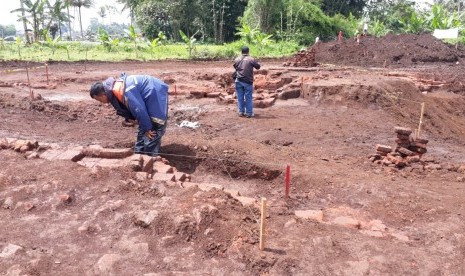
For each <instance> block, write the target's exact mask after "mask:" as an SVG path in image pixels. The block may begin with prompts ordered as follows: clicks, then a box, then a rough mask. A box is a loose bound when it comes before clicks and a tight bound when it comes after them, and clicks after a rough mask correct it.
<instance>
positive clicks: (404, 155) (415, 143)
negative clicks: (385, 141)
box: [369, 127, 428, 168]
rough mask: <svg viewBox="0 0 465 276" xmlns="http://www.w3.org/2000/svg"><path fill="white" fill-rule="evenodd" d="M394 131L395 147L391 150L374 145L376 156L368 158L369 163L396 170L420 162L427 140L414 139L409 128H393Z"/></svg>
mask: <svg viewBox="0 0 465 276" xmlns="http://www.w3.org/2000/svg"><path fill="white" fill-rule="evenodd" d="M394 131H395V132H396V134H397V139H396V144H397V146H396V147H395V148H394V149H392V147H390V146H386V145H380V144H378V145H376V154H373V155H371V156H370V157H369V158H370V161H372V162H374V163H376V164H384V165H386V166H395V167H397V168H403V167H406V166H408V165H409V164H411V163H417V162H420V160H421V156H422V155H423V154H425V153H426V152H427V149H426V144H428V140H426V139H421V138H414V137H413V136H412V130H411V129H409V128H404V127H395V128H394Z"/></svg>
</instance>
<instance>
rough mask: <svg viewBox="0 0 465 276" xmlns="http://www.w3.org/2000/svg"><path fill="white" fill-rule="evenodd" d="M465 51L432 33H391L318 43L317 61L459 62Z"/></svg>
mask: <svg viewBox="0 0 465 276" xmlns="http://www.w3.org/2000/svg"><path fill="white" fill-rule="evenodd" d="M464 56H465V53H464V52H463V51H462V50H460V48H459V49H458V50H456V49H455V47H454V46H452V45H448V44H446V43H444V42H442V41H441V40H439V39H437V38H435V37H433V36H432V35H430V34H422V35H414V34H403V35H396V34H388V35H386V36H384V37H379V38H378V37H372V36H367V37H362V39H361V41H360V44H357V42H356V41H355V40H353V39H346V40H344V41H343V42H342V43H340V42H337V41H334V42H329V43H321V44H319V45H318V46H317V51H316V56H315V57H316V61H317V62H320V63H333V64H342V65H357V66H372V67H379V66H388V65H400V66H408V65H414V64H419V63H420V64H421V63H432V62H435V63H442V62H445V63H455V62H457V61H458V60H459V59H460V58H462V57H464Z"/></svg>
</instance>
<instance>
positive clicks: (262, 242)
mask: <svg viewBox="0 0 465 276" xmlns="http://www.w3.org/2000/svg"><path fill="white" fill-rule="evenodd" d="M261 213H262V215H261V219H260V250H261V251H263V250H264V249H265V219H266V198H265V197H262V212H261Z"/></svg>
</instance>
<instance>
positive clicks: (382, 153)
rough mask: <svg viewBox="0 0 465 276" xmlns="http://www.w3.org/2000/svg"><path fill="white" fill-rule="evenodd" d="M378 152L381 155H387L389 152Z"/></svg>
mask: <svg viewBox="0 0 465 276" xmlns="http://www.w3.org/2000/svg"><path fill="white" fill-rule="evenodd" d="M376 154H378V155H380V156H386V155H387V154H388V153H387V152H383V151H377V152H376Z"/></svg>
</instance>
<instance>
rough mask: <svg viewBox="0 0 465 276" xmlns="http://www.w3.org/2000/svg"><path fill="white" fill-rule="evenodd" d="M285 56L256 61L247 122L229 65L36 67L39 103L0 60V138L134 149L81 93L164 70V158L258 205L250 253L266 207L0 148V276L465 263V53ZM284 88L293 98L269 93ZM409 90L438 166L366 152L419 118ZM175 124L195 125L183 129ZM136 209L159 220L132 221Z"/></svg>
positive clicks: (416, 269) (128, 130) (307, 271)
mask: <svg viewBox="0 0 465 276" xmlns="http://www.w3.org/2000/svg"><path fill="white" fill-rule="evenodd" d="M323 46H324V47H330V45H323ZM323 46H322V47H323ZM330 53H331V52H329V51H328V55H329V54H330ZM317 56H318V52H317ZM317 61H318V60H317ZM282 62H283V61H264V62H263V67H264V69H265V70H263V71H262V72H261V73H260V74H259V75H257V78H258V79H259V80H260V81H261V82H262V83H261V84H260V87H261V88H259V89H257V90H260V92H261V93H257V94H259V95H260V97H263V98H264V99H273V101H272V102H271V104H272V106H271V107H268V108H264V109H256V114H257V116H256V117H255V118H253V119H246V118H239V117H238V116H237V114H236V108H235V105H234V104H228V102H231V99H230V98H227V97H228V96H231V94H230V92H229V93H228V91H230V90H231V88H230V87H229V88H228V85H231V84H230V81H229V79H228V76H229V75H230V72H231V63H230V62H221V61H220V62H175V61H163V62H153V63H139V62H125V63H91V64H84V63H76V64H72V63H63V64H62V63H55V64H51V65H50V68H49V71H50V83H49V84H48V85H47V83H46V76H45V72H44V70H43V69H41V68H38V69H36V70H32V71H31V72H30V74H31V85H32V86H33V87H35V88H34V89H33V90H34V100H32V99H31V97H30V95H29V94H30V93H29V89H28V87H27V86H24V83H27V79H26V74H25V72H24V71H22V70H21V68H22V65H21V64H18V63H15V64H14V65H15V69H19V71H8V72H2V78H1V81H2V85H1V86H2V87H0V116H1V118H2V119H1V121H0V122H1V123H0V139H1V138H6V137H8V138H22V139H30V140H37V141H38V142H39V144H41V143H52V144H58V145H60V146H62V147H68V146H69V147H71V146H73V147H75V146H88V145H92V144H98V145H101V146H104V147H107V148H124V147H130V146H131V145H132V143H133V139H134V135H135V134H134V132H135V130H136V129H135V128H132V127H123V126H122V125H121V119H119V118H118V117H117V116H116V115H114V112H113V110H112V109H111V107H108V106H103V105H99V104H98V103H97V102H95V101H93V100H91V99H90V98H89V96H88V88H89V86H90V84H91V83H93V82H95V81H98V80H102V79H104V78H105V77H107V76H117V75H118V74H119V72H121V71H125V72H127V73H129V74H151V75H154V76H158V77H160V78H162V79H164V80H165V81H167V82H169V83H170V84H171V92H172V93H173V95H172V96H171V98H170V116H171V117H170V124H169V127H168V129H167V134H166V135H165V137H164V140H163V147H162V152H163V153H167V154H169V155H166V156H165V158H167V159H168V160H169V162H170V163H171V164H172V165H173V166H175V167H176V168H177V170H178V171H182V172H186V173H189V174H191V176H192V180H191V181H192V182H193V183H208V184H218V185H222V186H223V187H224V188H225V190H227V189H233V190H237V191H239V193H240V194H241V195H242V196H245V197H250V198H255V199H258V200H259V199H260V198H261V197H266V198H267V199H268V217H267V220H266V229H267V235H266V249H265V250H264V251H260V250H259V246H258V241H259V231H258V229H259V228H258V226H259V225H258V218H259V216H260V212H259V208H258V207H259V205H258V203H252V205H243V204H242V203H241V202H239V201H237V200H236V199H235V198H233V197H231V196H230V195H229V193H228V192H226V191H221V190H218V189H212V190H210V191H204V190H201V189H199V188H196V187H195V186H194V187H190V186H189V187H186V186H185V187H186V188H181V185H179V184H169V183H163V182H160V183H157V182H153V181H149V180H143V181H140V180H139V181H137V180H136V178H137V177H136V175H135V173H134V172H133V171H132V170H131V169H129V168H121V169H109V168H95V169H88V168H86V167H83V166H80V165H79V164H77V163H74V162H72V161H67V160H61V161H49V160H45V159H41V158H38V159H26V158H25V156H24V154H22V153H19V152H16V151H13V150H11V149H4V150H0V167H1V170H0V204H1V206H0V207H1V208H0V218H1V223H0V232H1V233H2V235H0V260H1V261H0V271H2V274H5V275H25V274H27V275H63V274H69V275H76V274H84V275H192V274H194V275H200V274H202V275H203V274H205V275H212V274H213V275H260V274H268V275H294V274H301V275H368V274H370V275H383V274H384V275H405V274H407V275H463V274H464V273H465V266H464V264H463V259H464V254H465V235H464V234H463V233H464V230H465V223H464V220H463V216H464V215H465V206H464V203H463V195H464V189H465V182H464V177H465V172H463V171H462V170H461V169H460V166H463V165H465V148H464V145H465V118H464V116H465V111H464V108H463V106H465V98H464V97H465V94H464V90H463V89H462V88H461V87H460V86H459V83H460V85H461V81H462V80H463V77H464V70H463V67H462V65H460V64H459V65H456V64H455V62H454V63H428V64H422V65H421V66H416V67H408V68H402V69H392V68H391V69H367V68H356V67H351V68H348V67H344V68H343V67H337V66H336V67H335V66H332V67H320V68H317V69H316V70H313V71H312V70H304V69H302V70H297V69H298V68H295V69H292V68H286V69H283V68H281V67H280V65H281V64H282ZM318 62H321V61H318ZM345 65H346V64H345ZM372 65H374V64H371V65H370V66H372ZM2 66H3V69H5V70H6V69H9V68H8V66H9V65H8V64H7V63H4V64H2ZM38 66H40V65H38ZM85 69H86V70H85ZM286 85H288V86H286ZM175 87H176V88H175ZM283 87H284V88H285V89H284V90H286V89H287V90H288V91H293V89H294V90H295V89H296V87H297V89H298V90H299V91H300V92H302V97H301V98H292V99H288V100H283V97H281V96H280V97H279V99H277V100H275V99H274V97H272V95H273V93H274V92H276V90H279V89H283ZM175 89H176V94H175V93H174V90H175ZM191 92H196V93H193V94H191ZM422 92H423V93H422ZM209 93H210V94H209ZM215 93H217V94H215ZM221 93H224V95H223V96H224V97H223V96H222V95H219V94H221ZM39 94H40V96H39ZM198 95H201V96H200V97H199V98H196V97H197V96H198ZM207 95H212V98H210V97H209V96H207ZM270 95H271V96H270ZM187 96H189V97H187ZM418 102H425V104H426V109H425V117H424V124H423V125H422V131H421V136H422V137H423V138H426V139H428V140H429V143H428V153H426V154H425V155H424V156H423V157H422V158H424V159H425V160H426V159H428V162H429V163H432V164H435V166H429V167H428V166H426V165H425V166H423V165H422V166H419V167H418V166H417V167H415V168H413V167H406V168H404V169H401V170H399V169H397V168H395V167H394V166H384V165H378V164H375V163H372V162H370V161H369V160H368V156H369V155H370V154H373V153H374V152H375V145H376V144H386V145H391V146H393V145H394V144H395V142H394V140H395V133H394V127H395V126H402V127H409V128H412V129H415V128H416V127H417V126H418V120H419V114H420V105H419V104H418ZM183 120H188V121H191V122H199V123H200V128H198V129H195V130H192V129H187V128H180V127H178V126H176V123H180V122H181V121H183ZM219 159H221V160H219ZM286 164H290V165H291V171H292V173H291V191H290V192H291V194H290V199H289V200H287V201H286V200H284V198H283V196H284V175H283V172H284V170H285V166H286ZM63 194H67V195H70V196H71V198H72V200H71V201H70V202H68V201H63V198H62V197H60V195H63ZM140 212H142V213H145V214H155V215H154V216H153V217H154V218H155V219H153V221H152V222H151V223H150V225H148V226H147V227H141V225H140V224H138V223H135V220H134V218H135V217H136V216H137V214H139V213H140Z"/></svg>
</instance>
